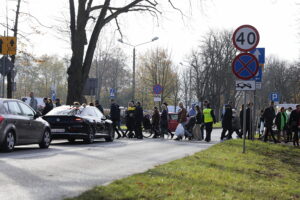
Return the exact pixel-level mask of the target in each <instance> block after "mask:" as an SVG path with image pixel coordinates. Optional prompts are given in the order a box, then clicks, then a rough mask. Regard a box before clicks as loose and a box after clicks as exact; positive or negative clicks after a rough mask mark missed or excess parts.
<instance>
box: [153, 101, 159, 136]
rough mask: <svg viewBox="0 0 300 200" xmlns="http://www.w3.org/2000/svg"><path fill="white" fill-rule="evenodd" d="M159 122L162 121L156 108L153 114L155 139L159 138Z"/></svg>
mask: <svg viewBox="0 0 300 200" xmlns="http://www.w3.org/2000/svg"><path fill="white" fill-rule="evenodd" d="M159 121H160V115H159V111H158V108H157V107H156V106H155V107H154V109H153V114H152V130H153V132H154V136H153V138H158V137H159V135H160V134H159Z"/></svg>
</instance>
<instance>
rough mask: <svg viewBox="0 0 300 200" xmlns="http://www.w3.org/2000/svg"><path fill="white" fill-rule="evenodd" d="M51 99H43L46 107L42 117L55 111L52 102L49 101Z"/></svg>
mask: <svg viewBox="0 0 300 200" xmlns="http://www.w3.org/2000/svg"><path fill="white" fill-rule="evenodd" d="M49 99H50V98H49ZM49 99H48V98H47V97H45V98H44V99H43V102H44V104H45V107H44V108H43V111H42V115H46V114H47V113H48V112H50V111H51V110H52V109H53V104H52V103H51V101H49Z"/></svg>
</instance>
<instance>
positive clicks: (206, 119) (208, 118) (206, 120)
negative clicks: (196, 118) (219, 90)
mask: <svg viewBox="0 0 300 200" xmlns="http://www.w3.org/2000/svg"><path fill="white" fill-rule="evenodd" d="M211 111H212V109H211V108H205V109H204V110H203V115H204V123H209V122H213V121H214V120H213V117H212V116H211Z"/></svg>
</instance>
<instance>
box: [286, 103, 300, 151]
mask: <svg viewBox="0 0 300 200" xmlns="http://www.w3.org/2000/svg"><path fill="white" fill-rule="evenodd" d="M288 123H289V126H290V127H291V131H292V132H293V133H294V137H293V145H294V146H296V145H297V146H299V135H298V132H299V129H300V128H299V127H300V105H297V106H296V109H295V110H293V111H292V112H291V115H290V119H289V122H288Z"/></svg>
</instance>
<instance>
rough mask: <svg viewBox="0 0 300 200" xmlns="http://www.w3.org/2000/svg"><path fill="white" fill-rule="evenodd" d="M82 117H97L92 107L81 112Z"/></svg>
mask: <svg viewBox="0 0 300 200" xmlns="http://www.w3.org/2000/svg"><path fill="white" fill-rule="evenodd" d="M81 115H82V116H93V117H95V115H96V113H95V112H94V110H93V108H92V107H86V108H84V109H83V110H82V112H81Z"/></svg>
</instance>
